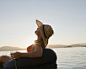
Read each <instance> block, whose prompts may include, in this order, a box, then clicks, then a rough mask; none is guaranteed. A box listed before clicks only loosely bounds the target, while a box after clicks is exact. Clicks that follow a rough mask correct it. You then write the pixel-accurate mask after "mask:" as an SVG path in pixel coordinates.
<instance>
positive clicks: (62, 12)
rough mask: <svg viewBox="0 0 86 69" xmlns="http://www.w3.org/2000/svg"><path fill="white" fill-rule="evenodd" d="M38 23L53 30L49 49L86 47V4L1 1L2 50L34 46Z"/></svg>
mask: <svg viewBox="0 0 86 69" xmlns="http://www.w3.org/2000/svg"><path fill="white" fill-rule="evenodd" d="M36 19H38V20H40V21H41V22H43V23H44V24H50V25H51V26H52V27H53V29H54V35H53V36H52V37H51V38H50V40H49V45H50V44H52V45H56V44H64V45H70V44H77V43H86V0H0V47H2V46H13V47H22V48H25V47H27V46H28V45H31V44H32V43H33V42H34V40H36V38H37V37H36V35H35V33H34V31H35V30H36V28H37V25H36Z"/></svg>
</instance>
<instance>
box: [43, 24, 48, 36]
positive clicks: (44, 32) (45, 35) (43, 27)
mask: <svg viewBox="0 0 86 69" xmlns="http://www.w3.org/2000/svg"><path fill="white" fill-rule="evenodd" d="M43 32H44V36H45V38H47V37H46V35H45V31H44V25H43Z"/></svg>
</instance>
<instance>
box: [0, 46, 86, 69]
mask: <svg viewBox="0 0 86 69" xmlns="http://www.w3.org/2000/svg"><path fill="white" fill-rule="evenodd" d="M53 50H54V51H55V52H56V54H57V69H86V47H73V48H54V49H53ZM21 52H25V50H21ZM1 55H10V51H0V56H1ZM52 69H55V68H52Z"/></svg>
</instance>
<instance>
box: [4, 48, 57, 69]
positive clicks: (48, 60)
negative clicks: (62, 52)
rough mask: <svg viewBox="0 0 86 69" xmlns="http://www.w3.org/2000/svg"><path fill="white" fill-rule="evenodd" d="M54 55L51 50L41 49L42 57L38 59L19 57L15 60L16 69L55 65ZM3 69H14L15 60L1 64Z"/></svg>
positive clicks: (55, 57) (55, 58)
mask: <svg viewBox="0 0 86 69" xmlns="http://www.w3.org/2000/svg"><path fill="white" fill-rule="evenodd" d="M56 60H57V56H56V53H55V52H54V51H53V50H51V49H43V56H42V57H38V58H29V57H21V58H19V59H16V64H17V67H18V68H30V67H35V66H41V65H49V64H53V63H56ZM3 67H4V69H15V60H10V61H8V62H6V63H4V64H3Z"/></svg>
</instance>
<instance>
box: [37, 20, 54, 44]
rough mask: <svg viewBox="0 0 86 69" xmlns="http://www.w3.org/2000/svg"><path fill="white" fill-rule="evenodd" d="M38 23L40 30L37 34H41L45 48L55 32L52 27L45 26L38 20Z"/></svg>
mask: <svg viewBox="0 0 86 69" xmlns="http://www.w3.org/2000/svg"><path fill="white" fill-rule="evenodd" d="M36 23H37V25H38V27H39V29H38V30H37V31H38V32H39V33H38V32H37V31H36V34H37V35H38V34H40V35H41V36H42V38H43V42H44V44H45V46H46V45H47V44H48V39H49V38H50V37H51V36H52V35H53V34H54V31H53V29H52V27H51V26H50V25H45V24H43V23H42V22H40V21H38V20H36Z"/></svg>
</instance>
